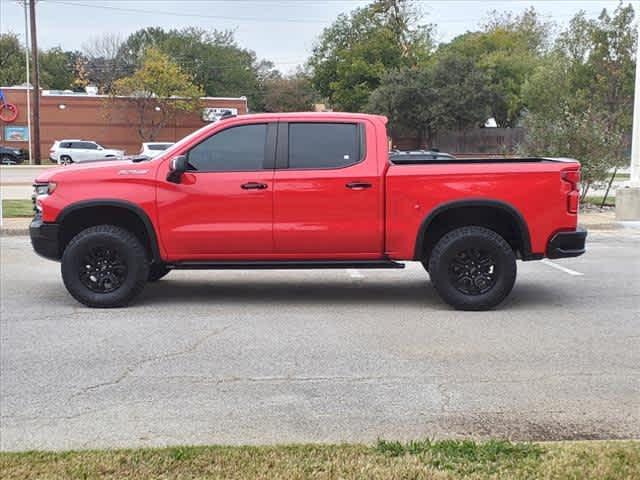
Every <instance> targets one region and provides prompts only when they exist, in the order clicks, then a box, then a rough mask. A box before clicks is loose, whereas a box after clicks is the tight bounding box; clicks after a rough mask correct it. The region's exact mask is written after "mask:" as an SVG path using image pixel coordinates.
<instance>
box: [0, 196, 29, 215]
mask: <svg viewBox="0 0 640 480" xmlns="http://www.w3.org/2000/svg"><path fill="white" fill-rule="evenodd" d="M2 216H3V217H4V218H15V217H33V203H31V200H2Z"/></svg>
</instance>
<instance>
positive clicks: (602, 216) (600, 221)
mask: <svg viewBox="0 0 640 480" xmlns="http://www.w3.org/2000/svg"><path fill="white" fill-rule="evenodd" d="M579 222H580V225H582V226H583V227H585V228H586V229H587V230H590V231H598V230H606V231H611V230H621V229H623V228H626V227H628V228H640V222H624V223H622V222H616V219H615V211H614V210H613V209H610V210H603V211H600V210H599V209H598V210H590V211H588V212H581V213H580V216H579ZM29 223H31V218H4V219H3V220H2V228H1V229H0V234H2V235H29Z"/></svg>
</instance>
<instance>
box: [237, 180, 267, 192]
mask: <svg viewBox="0 0 640 480" xmlns="http://www.w3.org/2000/svg"><path fill="white" fill-rule="evenodd" d="M240 187H241V188H242V189H243V190H264V189H265V188H267V184H266V183H259V182H247V183H243V184H242V185H240Z"/></svg>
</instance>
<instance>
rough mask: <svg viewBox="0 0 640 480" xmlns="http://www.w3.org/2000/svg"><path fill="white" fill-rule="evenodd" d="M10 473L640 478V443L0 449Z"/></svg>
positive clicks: (2, 468) (139, 478) (0, 470)
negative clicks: (78, 449) (17, 451)
mask: <svg viewBox="0 0 640 480" xmlns="http://www.w3.org/2000/svg"><path fill="white" fill-rule="evenodd" d="M0 476H1V477H2V478H3V479H4V480H14V479H20V480H24V479H42V480H48V479H83V480H86V479H98V478H99V479H122V478H127V479H131V480H143V479H144V480H146V479H245V478H257V479H270V480H271V479H307V478H313V479H334V478H335V479H356V478H357V479H361V478H362V479H385V480H388V479H437V480H449V479H462V478H464V479H477V480H484V479H510V480H511V479H531V478H536V479H567V480H568V479H608V480H633V479H639V478H640V442H632V441H629V442H562V443H543V444H539V443H537V444H531V443H511V442H505V441H489V442H473V441H452V440H444V441H419V442H410V443H399V442H386V441H380V442H378V444H377V445H375V446H365V445H289V446H286V445H285V446H273V447H267V446H265V447H222V446H213V447H172V448H162V449H136V450H90V451H72V452H24V453H2V454H0Z"/></svg>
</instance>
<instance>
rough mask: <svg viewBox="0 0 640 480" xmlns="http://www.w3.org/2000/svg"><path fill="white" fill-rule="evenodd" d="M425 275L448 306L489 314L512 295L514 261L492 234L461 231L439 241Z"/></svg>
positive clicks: (502, 241) (468, 229)
mask: <svg viewBox="0 0 640 480" xmlns="http://www.w3.org/2000/svg"><path fill="white" fill-rule="evenodd" d="M428 271H429V274H430V276H431V281H432V282H433V285H434V287H435V289H436V291H437V292H438V294H439V295H440V297H442V299H443V300H444V301H445V302H447V303H448V304H449V305H451V306H453V307H455V308H457V309H459V310H489V309H491V308H493V307H495V306H496V305H498V304H499V303H500V302H502V301H503V300H504V299H505V298H506V296H507V295H509V293H510V292H511V289H512V288H513V285H514V283H515V279H516V257H515V254H514V253H513V250H512V248H511V246H510V245H509V244H508V243H507V242H506V241H505V239H504V238H502V237H501V236H500V235H499V234H497V233H496V232H494V231H493V230H489V229H487V228H483V227H463V228H458V229H456V230H453V231H451V232H449V233H447V234H446V235H445V236H444V237H442V238H441V239H440V241H438V243H437V244H436V246H435V248H434V249H433V251H432V253H431V258H430V259H429V269H428Z"/></svg>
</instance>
